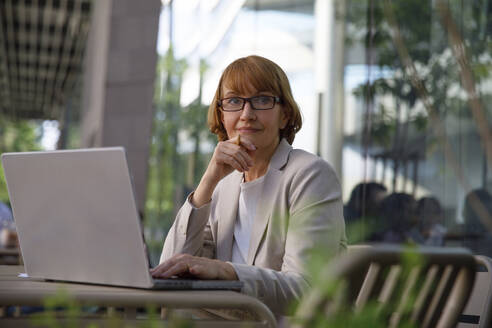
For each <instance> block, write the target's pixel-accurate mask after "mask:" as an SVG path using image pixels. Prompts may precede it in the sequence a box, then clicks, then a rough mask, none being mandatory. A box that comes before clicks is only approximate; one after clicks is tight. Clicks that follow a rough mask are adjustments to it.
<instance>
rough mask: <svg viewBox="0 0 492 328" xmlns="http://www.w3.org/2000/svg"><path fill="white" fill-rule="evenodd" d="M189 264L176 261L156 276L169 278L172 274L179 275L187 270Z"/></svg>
mask: <svg viewBox="0 0 492 328" xmlns="http://www.w3.org/2000/svg"><path fill="white" fill-rule="evenodd" d="M189 268H190V266H189V264H188V263H187V262H185V261H183V262H178V263H176V264H175V265H173V266H172V267H170V268H169V269H168V270H166V271H165V272H162V273H161V274H160V275H159V276H158V277H160V278H171V277H172V276H179V275H181V274H183V273H187V272H189Z"/></svg>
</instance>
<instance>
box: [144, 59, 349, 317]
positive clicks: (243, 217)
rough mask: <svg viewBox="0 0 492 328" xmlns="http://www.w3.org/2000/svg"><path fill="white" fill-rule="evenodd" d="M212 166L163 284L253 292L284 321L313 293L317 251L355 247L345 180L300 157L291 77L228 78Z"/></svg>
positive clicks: (246, 72)
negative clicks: (311, 260) (207, 282)
mask: <svg viewBox="0 0 492 328" xmlns="http://www.w3.org/2000/svg"><path fill="white" fill-rule="evenodd" d="M208 124H209V126H210V129H211V131H212V132H213V133H215V134H217V136H218V139H219V143H218V144H217V146H216V148H215V151H214V154H213V156H212V159H211V160H210V163H209V165H208V167H207V169H206V171H205V173H204V175H203V177H202V179H201V181H200V183H199V185H198V187H197V188H196V190H195V191H194V192H193V193H192V194H191V195H190V196H189V197H188V199H187V201H186V202H185V204H184V205H183V207H182V208H181V209H180V211H179V213H178V215H177V217H176V220H175V222H174V224H173V226H172V227H171V229H170V231H169V233H168V235H167V237H166V241H165V243H164V248H163V251H162V255H161V264H160V265H159V266H157V267H156V268H154V269H153V270H151V273H152V275H153V276H154V277H156V278H169V277H171V276H175V275H178V276H179V275H189V274H191V275H193V276H196V277H198V278H202V279H229V280H237V279H238V280H240V281H242V282H244V287H243V291H242V292H244V293H246V294H249V295H252V296H255V297H257V298H259V299H260V300H262V301H263V302H264V303H265V304H266V305H267V306H269V307H270V309H271V310H272V311H273V312H275V313H277V314H282V313H285V311H286V310H287V305H288V304H289V303H290V302H291V301H293V300H297V299H299V297H300V296H301V294H302V291H303V290H304V289H305V288H306V287H308V285H309V283H308V280H309V279H308V277H307V275H306V273H305V269H306V267H305V262H306V259H307V256H308V253H309V252H310V251H311V250H312V249H313V248H314V247H323V248H324V249H326V251H327V253H329V254H333V255H334V254H337V253H338V252H339V251H340V250H341V249H343V248H345V247H346V242H345V225H344V222H343V205H342V199H341V191H340V185H339V182H338V179H337V177H336V175H335V173H334V172H333V170H332V169H331V167H330V166H329V165H328V163H326V162H325V161H323V160H321V159H320V158H318V157H316V156H314V155H312V154H310V153H307V152H305V151H302V150H297V149H292V147H291V144H292V142H293V140H294V137H295V134H296V132H297V131H299V129H300V128H301V124H302V120H301V114H300V112H299V108H298V106H297V104H296V103H295V101H294V99H293V97H292V93H291V90H290V85H289V81H288V79H287V76H286V75H285V73H284V72H283V71H282V69H281V68H280V67H279V66H278V65H277V64H275V63H273V62H272V61H270V60H268V59H265V58H262V57H259V56H249V57H245V58H240V59H238V60H236V61H234V62H233V63H231V64H230V65H229V66H228V67H227V68H226V69H225V71H224V72H223V74H222V77H221V79H220V82H219V86H218V87H217V91H216V93H215V97H214V99H213V101H212V104H211V105H210V108H209V111H208Z"/></svg>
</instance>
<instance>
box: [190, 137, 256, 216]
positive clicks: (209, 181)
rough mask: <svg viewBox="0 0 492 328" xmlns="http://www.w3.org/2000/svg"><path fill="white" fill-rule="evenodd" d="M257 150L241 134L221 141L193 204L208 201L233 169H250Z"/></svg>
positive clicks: (198, 205) (197, 189)
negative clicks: (220, 182)
mask: <svg viewBox="0 0 492 328" xmlns="http://www.w3.org/2000/svg"><path fill="white" fill-rule="evenodd" d="M255 150H256V147H255V145H253V143H252V142H251V141H249V140H247V139H245V138H240V137H239V135H238V136H236V137H235V138H233V139H229V140H226V141H221V142H219V143H218V144H217V146H216V147H215V150H214V154H213V155H212V159H211V160H210V162H209V164H208V167H207V170H206V171H205V173H204V174H203V177H202V179H201V181H200V184H199V185H198V187H197V188H196V191H195V193H194V194H193V198H192V203H193V205H194V206H196V207H200V206H202V205H204V204H206V203H208V202H209V201H210V199H211V198H212V193H213V192H214V190H215V187H216V186H217V184H218V183H219V181H220V180H222V179H223V178H224V177H225V176H227V175H228V174H230V173H231V172H232V171H234V170H238V171H239V172H245V171H248V170H249V168H250V167H252V166H253V158H252V155H253V154H254V152H255Z"/></svg>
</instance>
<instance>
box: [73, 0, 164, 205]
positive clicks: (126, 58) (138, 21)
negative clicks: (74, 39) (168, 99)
mask: <svg viewBox="0 0 492 328" xmlns="http://www.w3.org/2000/svg"><path fill="white" fill-rule="evenodd" d="M160 6H161V2H160V1H159V0H145V1H135V0H117V1H112V0H98V1H94V2H93V11H92V21H91V31H90V34H89V40H88V46H87V49H86V54H85V67H84V80H83V95H82V146H83V147H109V146H123V147H125V149H126V152H127V158H128V164H129V167H130V173H131V175H132V177H133V182H134V186H135V192H136V199H137V206H138V208H139V210H143V209H144V205H145V204H144V202H145V192H146V185H147V169H148V165H147V161H148V157H149V148H150V136H151V128H152V118H153V107H152V104H153V93H154V79H155V72H156V62H157V52H156V42H157V32H158V26H159V15H160Z"/></svg>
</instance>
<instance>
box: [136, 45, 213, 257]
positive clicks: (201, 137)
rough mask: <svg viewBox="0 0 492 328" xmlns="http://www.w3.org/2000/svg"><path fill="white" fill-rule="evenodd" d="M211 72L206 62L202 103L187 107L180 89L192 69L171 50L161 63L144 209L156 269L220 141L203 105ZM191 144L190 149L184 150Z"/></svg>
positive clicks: (202, 71) (147, 236) (199, 98)
mask: <svg viewBox="0 0 492 328" xmlns="http://www.w3.org/2000/svg"><path fill="white" fill-rule="evenodd" d="M206 67H207V66H206V64H205V63H204V62H203V61H201V62H200V82H199V83H200V86H199V94H198V96H197V98H196V99H195V100H194V101H192V102H191V103H190V105H188V106H186V107H182V106H181V104H180V97H181V84H182V80H183V74H184V72H185V70H186V69H187V68H188V64H187V63H186V61H185V60H183V59H176V58H175V57H174V54H173V50H172V47H171V48H170V49H169V50H168V52H167V54H166V55H165V56H163V57H161V58H159V62H158V66H157V76H158V79H157V81H156V89H155V96H154V106H155V108H154V127H153V132H152V139H151V151H150V158H149V180H148V187H147V188H148V189H147V199H146V204H145V232H146V241H147V245H148V247H149V252H150V254H151V261H152V262H153V263H154V264H155V263H156V262H157V260H158V256H159V255H160V252H161V248H162V243H163V241H164V238H165V235H166V232H167V231H168V230H169V227H170V226H171V224H172V223H173V221H174V217H175V216H176V213H177V210H178V209H179V208H180V207H181V205H182V204H183V202H184V201H185V198H186V197H187V195H188V194H189V193H190V192H191V191H192V190H193V189H194V188H195V186H196V185H197V184H198V182H199V181H200V178H201V176H202V174H203V172H204V170H205V168H206V165H207V163H208V159H209V158H210V154H207V153H202V149H203V148H204V146H205V148H206V146H207V144H208V145H210V144H213V143H214V142H215V139H214V136H213V135H212V134H211V133H210V132H208V128H207V123H206V120H207V108H208V106H205V105H203V104H202V103H201V94H202V92H201V90H202V81H203V75H204V73H205V71H206ZM212 139H214V141H212ZM185 144H186V146H187V147H185ZM190 144H191V145H192V148H191V150H189V149H185V148H189V145H190Z"/></svg>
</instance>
